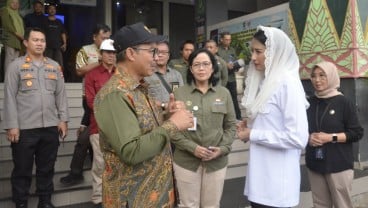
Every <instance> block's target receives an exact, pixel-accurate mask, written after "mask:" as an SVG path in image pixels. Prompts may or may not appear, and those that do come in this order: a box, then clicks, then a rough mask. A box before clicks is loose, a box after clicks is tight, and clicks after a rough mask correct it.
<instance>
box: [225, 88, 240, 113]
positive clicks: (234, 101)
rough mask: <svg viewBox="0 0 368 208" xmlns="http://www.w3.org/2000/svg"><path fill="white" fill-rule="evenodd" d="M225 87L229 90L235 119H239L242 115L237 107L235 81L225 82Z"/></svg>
mask: <svg viewBox="0 0 368 208" xmlns="http://www.w3.org/2000/svg"><path fill="white" fill-rule="evenodd" d="M226 88H227V89H228V90H229V91H230V94H231V98H232V100H233V104H234V110H235V115H236V119H238V120H241V119H242V116H241V112H240V108H239V102H238V93H237V92H236V81H235V82H227V84H226Z"/></svg>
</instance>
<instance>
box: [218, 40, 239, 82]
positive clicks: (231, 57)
mask: <svg viewBox="0 0 368 208" xmlns="http://www.w3.org/2000/svg"><path fill="white" fill-rule="evenodd" d="M217 54H218V55H219V56H220V57H221V58H223V59H224V60H225V62H226V63H229V62H233V61H236V60H237V57H238V56H237V55H236V52H235V49H234V48H233V47H229V48H228V49H225V48H224V47H223V46H219V48H218V52H217ZM228 75H229V78H228V82H235V81H236V79H235V72H234V70H229V71H228Z"/></svg>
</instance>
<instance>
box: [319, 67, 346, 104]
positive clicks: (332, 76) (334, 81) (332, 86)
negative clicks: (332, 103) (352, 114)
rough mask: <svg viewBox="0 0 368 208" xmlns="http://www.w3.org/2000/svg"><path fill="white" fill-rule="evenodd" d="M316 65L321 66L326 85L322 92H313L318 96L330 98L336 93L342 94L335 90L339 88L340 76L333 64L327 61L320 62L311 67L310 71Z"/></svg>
mask: <svg viewBox="0 0 368 208" xmlns="http://www.w3.org/2000/svg"><path fill="white" fill-rule="evenodd" d="M316 67H319V68H321V69H322V70H323V71H324V72H325V73H326V77H327V82H328V86H327V89H325V90H323V91H322V92H317V91H316V92H315V93H314V94H315V95H316V96H317V97H318V98H330V97H333V96H336V95H342V93H341V92H339V91H338V90H337V89H338V88H340V77H339V74H338V72H337V67H336V66H335V64H333V63H331V62H327V61H323V62H320V63H318V64H316V65H315V66H314V67H313V70H312V73H313V72H314V69H316Z"/></svg>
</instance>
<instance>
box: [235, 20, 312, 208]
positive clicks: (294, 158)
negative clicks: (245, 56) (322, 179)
mask: <svg viewBox="0 0 368 208" xmlns="http://www.w3.org/2000/svg"><path fill="white" fill-rule="evenodd" d="M251 51H252V57H251V62H250V65H249V70H248V76H247V79H246V89H245V91H244V97H243V99H242V105H243V106H244V107H245V108H246V120H244V121H242V122H240V123H238V126H237V127H238V130H237V133H238V138H239V139H241V140H243V141H244V142H247V141H250V150H249V154H250V156H249V162H248V174H247V180H246V185H245V190H244V194H245V195H247V196H248V200H249V201H250V202H251V206H252V207H253V208H259V207H261V208H265V207H292V206H296V205H298V203H299V192H300V155H301V151H302V150H303V149H304V148H305V146H306V144H307V141H308V122H307V115H306V108H308V106H309V104H308V102H307V100H306V99H305V93H304V90H303V86H302V84H301V81H300V78H299V59H298V56H297V54H296V52H295V47H294V45H293V44H292V42H291V41H290V39H289V38H288V36H287V35H286V34H285V33H284V32H283V31H281V30H279V29H277V28H272V27H263V26H259V27H258V28H257V32H256V33H255V35H254V36H253V39H252V41H251Z"/></svg>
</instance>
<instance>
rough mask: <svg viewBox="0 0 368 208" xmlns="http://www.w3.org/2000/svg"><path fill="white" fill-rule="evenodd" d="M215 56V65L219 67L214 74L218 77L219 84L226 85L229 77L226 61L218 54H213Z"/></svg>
mask: <svg viewBox="0 0 368 208" xmlns="http://www.w3.org/2000/svg"><path fill="white" fill-rule="evenodd" d="M215 58H216V60H217V65H218V69H219V71H218V72H217V74H216V76H217V77H218V78H219V79H220V81H221V85H222V86H224V87H226V84H227V81H228V79H229V75H228V70H227V65H226V62H225V61H224V59H222V58H221V57H220V56H217V55H215Z"/></svg>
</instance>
